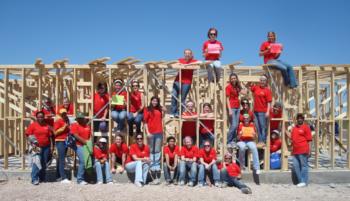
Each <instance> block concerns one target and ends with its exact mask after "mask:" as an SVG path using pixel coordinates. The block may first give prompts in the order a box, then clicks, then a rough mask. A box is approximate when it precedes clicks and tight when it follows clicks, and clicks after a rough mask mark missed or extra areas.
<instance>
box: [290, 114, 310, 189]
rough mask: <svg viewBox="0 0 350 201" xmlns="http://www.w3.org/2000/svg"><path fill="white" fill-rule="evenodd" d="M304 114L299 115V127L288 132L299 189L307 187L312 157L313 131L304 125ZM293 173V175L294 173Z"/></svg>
mask: <svg viewBox="0 0 350 201" xmlns="http://www.w3.org/2000/svg"><path fill="white" fill-rule="evenodd" d="M304 119H305V118H304V114H301V113H298V114H297V125H296V126H294V127H293V128H292V132H291V133H289V132H286V134H287V136H288V137H289V138H290V139H291V140H292V155H293V170H294V171H293V172H295V174H296V176H297V178H298V182H299V183H298V185H297V186H298V187H305V186H307V184H308V174H309V170H308V158H309V156H310V155H311V141H312V135H311V129H310V127H309V125H308V124H306V123H304ZM293 172H292V173H293Z"/></svg>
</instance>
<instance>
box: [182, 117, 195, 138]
mask: <svg viewBox="0 0 350 201" xmlns="http://www.w3.org/2000/svg"><path fill="white" fill-rule="evenodd" d="M193 115H197V112H183V113H182V116H183V117H186V116H193ZM196 125H197V122H196V120H195V119H193V120H184V121H183V123H182V137H186V136H190V137H194V136H196V132H197V131H196Z"/></svg>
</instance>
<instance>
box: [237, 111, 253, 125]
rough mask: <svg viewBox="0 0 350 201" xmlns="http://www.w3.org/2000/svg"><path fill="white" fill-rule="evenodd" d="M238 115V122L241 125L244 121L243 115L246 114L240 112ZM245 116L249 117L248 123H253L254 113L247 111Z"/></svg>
mask: <svg viewBox="0 0 350 201" xmlns="http://www.w3.org/2000/svg"><path fill="white" fill-rule="evenodd" d="M239 113H240V114H239V122H241V123H243V120H244V118H243V115H244V114H245V113H246V112H245V111H243V110H241V111H240V112H239ZM247 114H248V115H249V118H250V122H254V113H253V112H252V111H251V110H248V113H247Z"/></svg>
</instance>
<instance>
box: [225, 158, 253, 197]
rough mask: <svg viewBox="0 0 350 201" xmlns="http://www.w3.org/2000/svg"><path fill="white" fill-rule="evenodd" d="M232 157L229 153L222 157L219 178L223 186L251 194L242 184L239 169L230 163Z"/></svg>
mask: <svg viewBox="0 0 350 201" xmlns="http://www.w3.org/2000/svg"><path fill="white" fill-rule="evenodd" d="M232 158H233V157H232V155H231V154H230V153H226V154H225V157H224V159H225V160H224V163H223V167H222V169H221V173H220V174H221V177H222V182H223V186H226V185H228V186H234V187H237V188H238V189H240V190H241V192H242V193H244V194H251V193H252V190H251V189H250V188H249V187H248V186H247V185H245V184H244V183H242V182H241V181H240V180H238V179H240V178H241V169H240V168H239V166H238V165H237V164H236V163H234V162H233V161H232Z"/></svg>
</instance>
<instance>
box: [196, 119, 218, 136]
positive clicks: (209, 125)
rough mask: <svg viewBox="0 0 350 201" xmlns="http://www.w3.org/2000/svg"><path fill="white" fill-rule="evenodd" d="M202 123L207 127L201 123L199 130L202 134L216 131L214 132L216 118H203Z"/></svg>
mask: <svg viewBox="0 0 350 201" xmlns="http://www.w3.org/2000/svg"><path fill="white" fill-rule="evenodd" d="M201 122H202V124H203V125H204V126H205V127H207V128H205V127H204V126H202V125H200V126H199V132H200V134H207V133H210V132H211V133H213V134H214V133H215V132H214V124H215V121H214V119H202V120H201Z"/></svg>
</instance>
